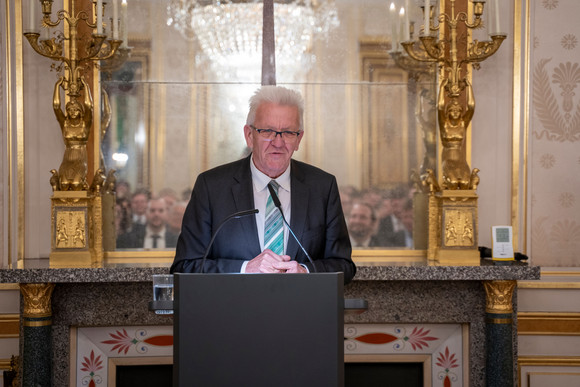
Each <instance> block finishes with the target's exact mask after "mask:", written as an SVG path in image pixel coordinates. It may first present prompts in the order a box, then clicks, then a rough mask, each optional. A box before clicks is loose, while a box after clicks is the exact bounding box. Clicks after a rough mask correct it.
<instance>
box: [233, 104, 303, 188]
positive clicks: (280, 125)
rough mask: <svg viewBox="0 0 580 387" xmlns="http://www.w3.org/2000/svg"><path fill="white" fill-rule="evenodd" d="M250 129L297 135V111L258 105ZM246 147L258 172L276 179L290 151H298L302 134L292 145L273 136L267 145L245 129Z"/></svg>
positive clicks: (288, 161) (271, 105)
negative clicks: (285, 131) (251, 153)
mask: <svg viewBox="0 0 580 387" xmlns="http://www.w3.org/2000/svg"><path fill="white" fill-rule="evenodd" d="M253 125H254V127H256V128H258V129H272V130H276V131H284V130H291V131H298V130H299V129H300V117H299V114H298V108H297V107H295V106H287V105H277V104H273V103H268V102H266V103H262V104H261V105H260V106H258V109H257V110H256V119H255V121H254V124H253ZM244 136H245V137H246V144H247V145H248V147H249V148H250V149H252V152H253V155H252V158H253V160H254V165H255V166H256V168H258V170H260V171H261V172H263V173H264V174H266V175H268V176H269V177H271V178H273V179H274V178H276V177H278V176H280V175H281V174H282V173H284V171H285V170H286V168H288V165H290V159H291V158H292V154H293V153H294V151H297V150H298V146H299V145H300V140H302V136H303V133H300V135H299V136H296V138H295V139H294V140H292V141H288V140H284V139H283V138H282V136H279V135H278V136H276V137H275V138H274V139H273V140H271V141H268V140H266V139H264V138H262V137H260V135H259V134H258V132H256V131H255V130H254V129H252V128H251V127H250V126H249V125H246V126H244Z"/></svg>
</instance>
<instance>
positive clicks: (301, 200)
mask: <svg viewBox="0 0 580 387" xmlns="http://www.w3.org/2000/svg"><path fill="white" fill-rule="evenodd" d="M290 186H291V190H292V191H291V196H290V201H291V204H290V206H291V211H292V214H291V219H290V227H292V230H293V231H294V234H296V238H297V239H298V240H301V239H302V234H303V233H304V227H305V224H306V217H307V212H308V201H309V196H310V191H309V190H308V186H307V185H306V184H304V175H303V173H302V171H301V170H300V167H299V165H298V163H295V162H294V160H292V169H291V170H290ZM286 250H287V251H286V253H287V254H288V255H289V256H291V257H296V256H297V254H298V250H299V246H298V243H297V242H296V241H295V240H294V238H293V237H292V235H290V237H289V238H288V248H287V249H286Z"/></svg>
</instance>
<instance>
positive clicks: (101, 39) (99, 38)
mask: <svg viewBox="0 0 580 387" xmlns="http://www.w3.org/2000/svg"><path fill="white" fill-rule="evenodd" d="M106 39H107V35H104V34H93V35H92V39H91V42H90V43H89V44H88V45H87V52H86V55H85V56H84V57H82V58H81V59H80V60H81V61H83V60H87V59H93V58H95V57H96V56H97V55H98V54H99V52H100V51H101V48H102V47H103V44H104V43H105V41H106ZM95 59H96V58H95Z"/></svg>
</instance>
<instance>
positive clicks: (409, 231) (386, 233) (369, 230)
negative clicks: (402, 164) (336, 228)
mask: <svg viewBox="0 0 580 387" xmlns="http://www.w3.org/2000/svg"><path fill="white" fill-rule="evenodd" d="M412 195H413V190H412V189H410V188H409V187H408V185H407V184H400V185H397V186H395V187H394V188H392V189H379V188H376V187H371V188H368V189H364V190H362V191H358V190H357V189H356V188H355V187H353V186H344V187H341V189H340V197H341V203H342V207H343V210H344V213H345V215H346V218H347V226H348V230H349V234H350V237H351V243H352V245H353V247H361V248H364V247H406V248H412V247H413V201H412V199H411V198H412Z"/></svg>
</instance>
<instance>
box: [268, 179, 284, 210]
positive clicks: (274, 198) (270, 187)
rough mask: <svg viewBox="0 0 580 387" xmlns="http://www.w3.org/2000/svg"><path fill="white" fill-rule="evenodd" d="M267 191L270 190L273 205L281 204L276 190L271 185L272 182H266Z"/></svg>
mask: <svg viewBox="0 0 580 387" xmlns="http://www.w3.org/2000/svg"><path fill="white" fill-rule="evenodd" d="M268 191H270V196H271V197H272V201H273V202H274V205H275V206H276V207H278V208H280V207H281V206H282V203H280V198H278V195H277V194H276V190H275V189H274V187H273V186H272V183H268Z"/></svg>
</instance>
